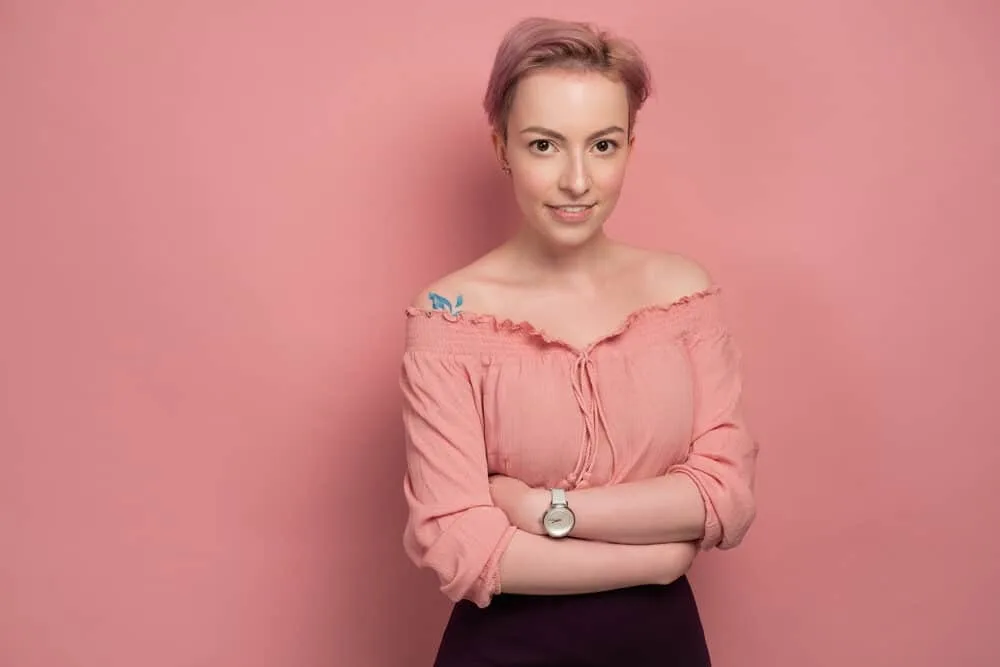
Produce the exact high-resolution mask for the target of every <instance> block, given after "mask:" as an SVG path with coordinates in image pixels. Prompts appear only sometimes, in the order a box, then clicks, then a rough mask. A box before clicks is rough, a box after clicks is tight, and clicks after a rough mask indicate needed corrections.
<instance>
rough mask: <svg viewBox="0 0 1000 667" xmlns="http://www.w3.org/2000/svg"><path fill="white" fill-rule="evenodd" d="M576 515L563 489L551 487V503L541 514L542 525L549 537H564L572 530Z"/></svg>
mask: <svg viewBox="0 0 1000 667" xmlns="http://www.w3.org/2000/svg"><path fill="white" fill-rule="evenodd" d="M575 523H576V515H575V514H573V510H571V509H570V508H569V503H568V502H567V501H566V491H565V489H552V503H551V504H550V505H549V508H548V509H547V510H545V514H543V515H542V526H543V527H544V528H545V532H546V533H547V534H548V536H549V537H555V538H560V537H566V536H567V535H569V532H570V531H571V530H573V525H574V524H575Z"/></svg>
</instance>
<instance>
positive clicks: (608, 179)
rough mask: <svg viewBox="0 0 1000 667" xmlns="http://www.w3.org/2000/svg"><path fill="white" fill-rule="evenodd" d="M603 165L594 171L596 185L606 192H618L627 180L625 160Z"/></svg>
mask: <svg viewBox="0 0 1000 667" xmlns="http://www.w3.org/2000/svg"><path fill="white" fill-rule="evenodd" d="M602 167H603V168H601V169H595V170H594V171H593V172H592V177H593V179H594V186H595V187H596V188H597V189H598V190H600V191H601V192H603V193H604V194H614V193H617V192H618V191H620V190H621V189H622V184H623V183H624V182H625V162H624V161H621V162H615V163H613V164H606V165H602Z"/></svg>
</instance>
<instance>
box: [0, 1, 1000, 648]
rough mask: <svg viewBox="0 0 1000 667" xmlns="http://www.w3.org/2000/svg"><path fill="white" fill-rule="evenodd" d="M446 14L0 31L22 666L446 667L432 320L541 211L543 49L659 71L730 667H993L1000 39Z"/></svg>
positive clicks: (29, 15)
mask: <svg viewBox="0 0 1000 667" xmlns="http://www.w3.org/2000/svg"><path fill="white" fill-rule="evenodd" d="M418 4H420V3H409V2H402V1H400V2H393V3H387V2H365V3H351V6H350V8H349V9H348V8H346V7H343V4H342V3H337V2H318V1H313V2H306V1H298V2H291V1H288V0H286V1H283V2H279V1H278V0H270V1H267V0H257V1H254V2H223V1H221V0H214V1H206V0H202V1H201V2H197V3H196V2H166V1H161V2H155V3H154V2H148V1H147V2H124V1H123V2H118V3H112V2H99V1H98V0H90V1H88V2H75V3H67V2H55V1H49V2H44V1H42V0H33V1H31V2H29V1H28V0H22V1H20V2H17V1H16V0H8V1H7V2H5V3H3V4H2V6H0V85H2V88H0V99H2V102H0V120H2V123H0V146H2V147H3V148H2V149H0V154H2V157H0V169H2V172H0V220H2V227H0V234H2V236H0V304H2V313H3V318H4V320H3V328H2V334H0V335H2V346H0V354H2V357H0V364H2V367H0V377H2V382H3V384H2V390H3V396H2V400H0V448H2V449H0V600H2V602H0V664H2V665H4V667H6V666H8V665H9V666H11V667H63V666H66V667H69V666H71V665H72V666H77V665H81V666H83V665H86V666H88V667H91V666H95V667H96V666H100V667H126V666H128V667H132V666H134V665H144V666H147V667H175V666H177V665H184V666H185V667H200V666H204V667H209V666H211V667H258V666H260V667H264V666H268V667H271V666H274V665H294V666H295V667H307V666H313V665H314V666H317V667H318V666H329V665H345V666H347V665H349V666H351V667H353V666H359V667H367V666H387V667H391V666H397V665H398V666H402V665H407V666H410V665H426V664H429V656H430V655H431V652H432V650H433V648H434V645H435V643H436V641H437V638H438V632H439V631H440V628H441V625H442V623H443V621H444V617H445V613H446V611H447V606H446V604H445V601H444V600H443V598H442V597H441V596H440V595H438V594H437V593H436V591H435V588H434V582H433V577H432V576H431V575H429V574H418V573H417V572H416V571H415V570H413V569H412V568H411V567H410V565H409V563H408V562H406V561H405V559H404V556H403V553H402V550H401V544H400V538H399V534H400V530H401V526H402V522H403V513H402V510H403V508H402V499H401V496H400V486H399V483H400V475H401V473H402V459H401V444H400V437H401V433H400V426H399V421H398V415H397V394H396V386H395V374H396V370H397V363H398V361H397V355H398V352H399V350H400V346H401V327H402V317H401V308H402V306H403V305H404V304H405V303H406V301H407V300H408V299H409V298H410V296H411V294H412V293H413V292H414V291H415V290H416V289H417V288H418V287H420V286H421V285H422V284H423V283H425V282H426V281H428V280H429V279H431V278H432V277H434V276H435V275H436V274H439V273H441V272H443V271H444V270H446V269H447V268H449V267H452V266H454V265H456V264H457V263H459V262H463V261H465V260H467V259H469V258H471V257H472V256H473V255H474V254H475V253H477V252H480V251H481V250H483V249H485V248H486V247H487V246H488V245H489V244H491V243H493V242H494V241H495V240H496V239H497V238H498V234H499V226H500V221H501V220H502V219H503V218H504V216H505V215H507V214H508V213H509V212H510V207H509V204H508V203H507V202H506V200H505V199H504V194H503V191H502V188H503V181H502V178H501V177H500V175H499V173H498V171H497V170H496V168H495V166H494V164H493V162H492V160H491V157H490V153H489V149H488V143H487V136H486V134H485V125H484V122H483V120H482V117H481V116H480V113H479V107H478V104H479V95H480V93H481V91H482V88H483V85H484V83H485V79H486V75H487V70H488V67H489V65H490V59H491V56H492V52H493V49H494V47H495V45H496V42H497V40H498V39H499V37H500V33H501V32H502V30H503V29H504V28H505V27H506V26H507V25H508V24H509V23H510V22H512V21H513V20H514V19H515V18H517V17H519V16H521V15H523V14H527V13H556V14H559V15H564V16H565V15H568V16H571V17H584V18H592V19H596V20H600V21H607V22H609V23H610V24H612V25H613V26H615V27H616V28H620V29H622V30H623V31H625V32H626V33H627V34H630V35H632V36H634V37H635V38H636V39H637V40H638V41H639V42H640V43H641V44H642V45H643V46H644V47H645V50H646V51H647V53H648V55H649V58H650V61H651V64H652V67H653V71H654V73H655V75H656V80H657V83H658V96H657V97H656V99H654V100H653V102H652V103H651V104H650V106H649V107H648V109H647V110H646V112H645V113H644V114H643V116H642V117H641V128H640V132H641V135H640V139H639V141H640V143H639V152H638V154H637V155H636V158H635V162H634V166H633V173H632V176H631V181H630V185H629V186H628V191H627V194H626V196H625V199H624V200H623V202H622V205H621V209H620V215H618V216H617V222H616V223H615V225H614V226H615V230H616V231H617V232H618V233H619V234H621V235H623V236H626V237H629V238H632V239H634V240H637V241H640V242H644V243H649V244H654V245H659V246H665V247H666V246H669V247H677V248H681V249H683V250H685V251H687V252H691V253H693V254H695V255H696V256H698V257H700V258H701V259H703V260H704V261H706V262H707V263H708V264H709V265H710V266H712V267H713V269H714V272H715V274H716V276H717V278H718V279H719V280H720V281H721V282H722V283H724V284H725V285H726V286H727V287H728V289H729V293H730V295H731V298H732V303H733V319H734V327H735V328H736V329H737V330H738V331H739V333H740V334H741V336H742V338H743V341H744V347H745V348H746V350H747V372H748V378H749V380H748V382H749V386H750V389H751V394H750V401H751V412H752V416H753V417H754V421H755V423H756V425H757V430H758V432H759V435H760V436H761V439H762V440H763V446H764V449H763V454H762V458H761V466H762V468H761V474H760V486H759V494H760V518H759V521H758V524H757V527H756V528H755V530H754V532H753V533H752V534H751V536H750V538H749V539H748V540H747V542H746V544H745V546H744V547H742V548H741V549H739V550H738V551H736V552H731V553H728V554H712V555H709V556H707V557H705V558H704V559H703V560H702V561H700V562H699V564H698V565H697V569H696V572H695V574H694V577H693V578H694V582H695V585H696V588H697V590H698V593H699V596H700V600H701V606H702V609H703V612H704V616H705V623H706V625H707V627H708V630H709V633H710V639H711V644H712V649H713V651H714V654H715V657H716V661H717V664H718V665H720V666H721V667H725V666H729V665H732V666H739V667H775V666H777V667H804V666H809V667H826V666H830V667H833V666H836V667H841V666H843V665H864V666H865V667H867V666H873V667H881V666H893V667H894V666H897V665H898V666H901V667H902V666H904V665H905V666H906V667H932V666H933V667H938V666H940V665H943V664H952V662H954V663H955V664H961V665H965V666H969V667H973V666H986V665H994V664H997V661H998V660H1000V635H998V634H997V632H996V624H997V622H998V618H1000V568H998V565H997V564H998V563H1000V537H998V533H997V531H996V526H997V525H1000V501H998V500H997V490H996V489H997V470H998V469H1000V420H998V419H997V417H996V412H997V407H996V399H997V396H998V393H1000V390H998V385H997V378H998V376H1000V354H998V352H997V351H996V347H995V344H994V343H995V338H996V336H997V332H998V330H1000V297H998V296H997V289H996V286H997V282H998V280H1000V273H998V270H997V269H995V268H991V267H990V266H989V265H988V260H989V259H990V257H991V255H993V256H995V254H996V252H997V249H998V248H1000V234H998V231H997V229H998V223H1000V138H998V132H997V119H998V118H1000V92H998V91H1000V87H998V85H997V84H998V81H1000V71H998V65H1000V46H998V44H1000V42H998V41H997V39H996V36H997V34H1000V33H998V31H1000V11H998V10H997V5H996V4H995V3H992V2H989V1H988V0H984V1H982V2H978V3H977V2H972V1H967V2H956V1H955V0H951V1H947V0H937V1H931V0H928V1H925V2H909V1H907V2H904V1H903V0H899V1H897V2H870V1H868V0H851V1H845V0H837V1H833V0H831V1H829V2H825V3H817V2H810V3H803V2H794V1H792V0H769V1H768V2H757V3H751V2H745V3H725V2H706V1H703V0H702V1H699V2H681V1H677V2H659V1H658V0H643V1H638V0H636V1H634V2H628V3H610V4H609V3H606V2H597V1H595V0H579V1H578V2H575V3H573V5H572V10H573V13H572V14H567V11H568V7H569V6H568V5H566V3H556V2H539V1H538V0H532V1H530V2H529V1H527V0H519V1H517V2H504V3H472V2H468V3H467V2H461V1H459V0H452V1H450V2H437V3H435V5H436V8H435V9H428V10H418V9H416V8H414V5H418ZM338 5H341V8H339V9H338Z"/></svg>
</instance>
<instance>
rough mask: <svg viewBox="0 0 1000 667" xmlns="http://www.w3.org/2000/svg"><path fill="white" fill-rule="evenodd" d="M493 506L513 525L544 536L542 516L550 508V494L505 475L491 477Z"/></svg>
mask: <svg viewBox="0 0 1000 667" xmlns="http://www.w3.org/2000/svg"><path fill="white" fill-rule="evenodd" d="M490 495H491V496H492V497H493V504H494V505H496V506H497V507H499V508H500V509H502V510H503V511H504V514H506V515H507V518H508V519H509V520H510V522H511V524H513V525H514V526H517V527H518V528H520V529H521V530H523V531H525V532H528V533H533V534H535V535H544V533H545V531H544V529H543V528H542V515H543V514H544V513H545V510H546V509H547V508H548V506H549V492H548V491H546V490H545V489H533V488H531V487H530V486H528V485H527V484H525V483H524V482H522V481H521V480H519V479H515V478H513V477H507V476H505V475H493V476H492V477H490Z"/></svg>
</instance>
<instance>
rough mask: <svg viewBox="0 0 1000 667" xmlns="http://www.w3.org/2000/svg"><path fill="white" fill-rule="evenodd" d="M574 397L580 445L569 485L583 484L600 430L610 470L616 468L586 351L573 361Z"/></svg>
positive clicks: (595, 381)
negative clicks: (581, 421)
mask: <svg viewBox="0 0 1000 667" xmlns="http://www.w3.org/2000/svg"><path fill="white" fill-rule="evenodd" d="M572 376H573V377H572V380H573V395H574V396H575V397H576V402H577V405H579V406H580V411H581V412H582V413H583V417H584V433H583V443H582V445H581V447H580V455H579V457H578V458H577V461H576V466H575V468H574V471H573V473H572V474H571V475H570V476H569V478H568V479H567V481H568V482H569V483H570V484H577V485H582V484H585V483H586V482H587V480H588V478H589V477H590V473H591V471H592V470H593V467H594V462H595V461H596V460H597V443H598V438H599V437H600V431H599V429H603V430H604V434H605V435H606V436H607V438H608V445H609V447H610V449H611V470H612V471H614V469H615V459H616V453H617V452H616V448H615V444H614V441H613V440H612V439H611V434H610V433H609V432H608V424H607V420H606V419H605V416H604V406H603V404H602V403H601V395H600V392H599V391H598V388H597V367H596V365H595V364H594V360H593V359H592V358H591V357H590V354H589V353H587V352H581V353H580V354H579V355H577V357H576V359H575V360H574V361H573V372H572Z"/></svg>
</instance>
